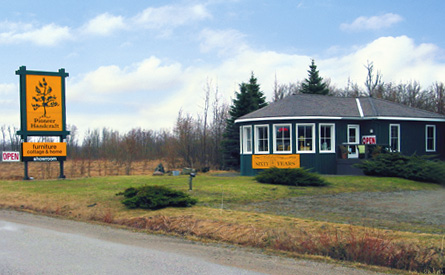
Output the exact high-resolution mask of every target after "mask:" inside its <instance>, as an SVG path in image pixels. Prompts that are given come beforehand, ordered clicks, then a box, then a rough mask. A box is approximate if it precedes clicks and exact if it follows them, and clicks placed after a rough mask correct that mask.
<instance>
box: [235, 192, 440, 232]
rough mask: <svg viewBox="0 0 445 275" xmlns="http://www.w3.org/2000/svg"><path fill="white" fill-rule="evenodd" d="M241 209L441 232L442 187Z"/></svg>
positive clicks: (287, 201)
mask: <svg viewBox="0 0 445 275" xmlns="http://www.w3.org/2000/svg"><path fill="white" fill-rule="evenodd" d="M242 208H243V210H249V211H257V212H265V213H272V214H277V215H285V216H293V217H299V218H310V219H316V220H324V221H332V222H342V223H351V224H356V225H365V226H372V227H378V228H387V229H397V230H408V231H414V232H424V233H439V234H443V233H445V188H441V189H439V190H434V191H398V192H387V193H382V192H359V193H342V194H335V195H320V196H304V197H296V198H290V199H281V200H276V201H272V202H258V203H252V204H248V205H244V206H243V207H242Z"/></svg>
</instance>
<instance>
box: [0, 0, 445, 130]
mask: <svg viewBox="0 0 445 275" xmlns="http://www.w3.org/2000/svg"><path fill="white" fill-rule="evenodd" d="M444 11H445V1H443V0H426V1H404V0H393V1H387V0H385V1H383V0H374V1H355V0H345V1H335V0H311V1H309V0H303V1H297V0H296V1H287V0H280V1H264V0H255V1H254V0H207V1H204V0H202V1H201V0H195V1H193V0H191V1H186V0H184V1H161V0H157V1H140V0H126V1H117V0H115V1H108V0H107V1H105V0H90V1H69V2H67V1H60V0H58V1H55V0H51V1H35V0H21V1H5V2H4V3H2V7H1V9H0V106H1V113H0V114H1V116H0V125H14V126H19V119H20V117H19V92H18V89H19V88H18V82H19V77H18V76H17V75H15V71H16V70H17V69H18V68H19V67H20V66H26V67H27V69H28V70H42V71H58V69H60V68H65V69H66V71H67V72H68V73H69V75H70V76H69V77H68V78H67V90H66V96H67V101H66V105H67V123H68V124H73V125H76V126H77V128H79V131H81V132H85V131H86V130H87V129H89V128H90V129H93V128H103V127H107V128H110V129H115V130H119V131H122V132H126V131H128V130H130V129H132V128H136V127H141V128H143V129H153V130H160V129H172V127H173V125H174V122H175V119H176V117H177V115H178V111H179V110H181V109H182V110H183V112H187V113H190V114H192V115H196V114H198V113H202V109H203V105H204V100H203V98H204V87H205V85H206V83H211V84H212V85H213V87H218V91H219V95H220V100H221V101H225V102H227V103H231V99H232V98H233V97H234V92H235V91H238V85H239V84H240V83H241V82H247V81H248V80H249V78H250V74H251V72H254V74H255V76H256V77H257V78H258V83H259V84H260V85H261V89H262V91H263V92H264V93H265V95H266V97H267V100H268V101H270V100H271V98H272V91H273V83H274V80H275V76H276V78H277V80H278V82H279V83H289V82H296V81H301V80H304V79H305V78H306V77H307V70H308V68H309V65H310V62H311V59H315V63H316V65H317V66H318V69H319V71H320V75H321V76H322V77H323V78H325V79H331V82H332V84H334V85H335V86H336V87H338V88H343V87H345V86H346V84H347V82H348V79H350V80H351V81H353V82H355V83H357V84H358V85H360V86H363V83H364V81H365V78H366V69H365V67H364V65H366V63H367V62H368V61H370V62H374V67H375V68H376V69H377V70H379V71H380V72H381V74H382V75H383V80H384V81H385V82H394V83H396V84H398V83H401V82H408V81H412V80H416V81H419V82H420V84H421V86H422V87H423V88H427V87H428V86H430V85H431V84H433V83H434V82H436V81H439V82H444V81H445V51H444V49H445V36H444V35H443V30H444V29H445V20H444V17H443V12H444Z"/></svg>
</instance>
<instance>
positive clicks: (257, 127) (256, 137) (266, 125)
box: [254, 124, 270, 154]
mask: <svg viewBox="0 0 445 275" xmlns="http://www.w3.org/2000/svg"><path fill="white" fill-rule="evenodd" d="M263 127H266V129H267V151H260V150H259V144H260V143H259V141H258V137H259V135H258V129H259V128H263ZM254 129H255V132H254V137H255V138H254V139H255V154H269V152H270V132H269V124H261V125H255V127H254Z"/></svg>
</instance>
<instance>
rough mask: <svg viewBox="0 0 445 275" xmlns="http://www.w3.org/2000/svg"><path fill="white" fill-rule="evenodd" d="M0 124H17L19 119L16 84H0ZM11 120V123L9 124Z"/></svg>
mask: <svg viewBox="0 0 445 275" xmlns="http://www.w3.org/2000/svg"><path fill="white" fill-rule="evenodd" d="M0 106H1V110H2V111H1V113H2V115H1V116H0V125H8V126H16V127H17V126H18V125H19V124H18V123H19V121H20V105H19V90H18V87H17V85H16V84H0ZM11 122H13V124H11Z"/></svg>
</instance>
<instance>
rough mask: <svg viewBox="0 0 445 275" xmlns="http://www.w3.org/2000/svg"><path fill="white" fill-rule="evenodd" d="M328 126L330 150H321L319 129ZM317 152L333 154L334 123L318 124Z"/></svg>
mask: <svg viewBox="0 0 445 275" xmlns="http://www.w3.org/2000/svg"><path fill="white" fill-rule="evenodd" d="M323 126H330V127H331V149H330V150H323V146H322V143H321V127H323ZM318 152H319V153H320V154H326V153H335V123H320V124H318Z"/></svg>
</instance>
